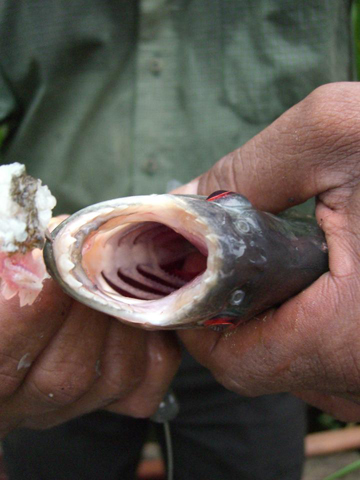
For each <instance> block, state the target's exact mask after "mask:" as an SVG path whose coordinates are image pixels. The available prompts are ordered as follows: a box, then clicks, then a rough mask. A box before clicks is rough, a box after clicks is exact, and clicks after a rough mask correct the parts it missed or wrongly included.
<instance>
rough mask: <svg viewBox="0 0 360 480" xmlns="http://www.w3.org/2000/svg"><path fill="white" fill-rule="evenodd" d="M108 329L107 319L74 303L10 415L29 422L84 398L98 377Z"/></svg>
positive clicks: (10, 405)
mask: <svg viewBox="0 0 360 480" xmlns="http://www.w3.org/2000/svg"><path fill="white" fill-rule="evenodd" d="M107 328H108V317H106V316H105V315H103V314H100V313H99V312H96V311H94V310H91V309H89V308H87V307H85V306H84V305H81V304H79V303H78V302H73V304H72V307H71V310H70V312H69V314H68V316H67V319H66V322H65V323H64V325H63V326H62V327H61V329H60V330H59V332H58V333H57V334H56V335H55V336H54V338H53V339H52V341H51V342H50V343H49V345H48V346H47V347H46V349H45V350H44V351H43V352H42V354H41V355H40V356H39V358H38V359H37V361H36V362H35V364H34V365H33V366H32V368H31V370H30V371H29V373H28V375H27V376H26V379H25V381H24V383H23V385H22V386H21V388H20V389H18V390H17V392H16V393H15V394H14V395H13V396H12V397H11V398H10V399H9V400H8V402H7V413H8V416H10V417H20V418H21V419H22V420H23V419H28V418H31V417H33V416H36V415H40V414H41V415H43V414H45V413H46V412H50V411H56V410H58V409H59V408H62V407H64V406H67V405H71V404H72V403H74V402H75V401H77V400H78V399H79V398H81V397H82V396H83V395H84V394H85V393H86V392H87V391H88V390H89V389H90V388H91V386H92V384H93V383H94V381H95V379H96V378H97V375H96V371H95V365H96V362H97V360H98V358H99V356H100V353H101V350H102V347H103V343H104V338H105V335H106V331H107ZM5 406H6V405H5Z"/></svg>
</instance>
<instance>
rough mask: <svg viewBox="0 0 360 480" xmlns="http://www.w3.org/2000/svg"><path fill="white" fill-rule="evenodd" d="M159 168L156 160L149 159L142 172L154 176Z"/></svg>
mask: <svg viewBox="0 0 360 480" xmlns="http://www.w3.org/2000/svg"><path fill="white" fill-rule="evenodd" d="M158 168H159V165H158V162H157V161H156V160H155V159H154V158H148V159H147V160H146V161H145V162H144V163H143V166H142V171H143V172H144V173H146V174H147V175H154V174H155V173H156V172H157V170H158Z"/></svg>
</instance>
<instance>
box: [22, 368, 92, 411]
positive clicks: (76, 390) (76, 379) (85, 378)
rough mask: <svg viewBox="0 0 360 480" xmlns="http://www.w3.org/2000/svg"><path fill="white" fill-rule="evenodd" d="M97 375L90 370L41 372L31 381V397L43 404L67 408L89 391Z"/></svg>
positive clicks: (29, 386)
mask: <svg viewBox="0 0 360 480" xmlns="http://www.w3.org/2000/svg"><path fill="white" fill-rule="evenodd" d="M94 380H95V375H94V374H93V373H92V372H90V371H89V370H88V369H86V368H83V369H79V370H78V371H77V372H71V374H70V373H69V372H64V373H63V372H59V371H47V370H41V371H39V372H37V374H36V376H34V377H33V378H32V380H31V381H29V385H28V388H29V389H30V394H31V396H32V397H33V398H34V399H35V400H36V401H40V402H41V403H44V404H48V405H55V406H66V405H69V404H72V403H74V402H76V401H77V400H78V399H80V398H81V397H82V396H83V395H84V394H85V393H87V392H88V391H89V389H90V388H91V386H92V384H93V383H94Z"/></svg>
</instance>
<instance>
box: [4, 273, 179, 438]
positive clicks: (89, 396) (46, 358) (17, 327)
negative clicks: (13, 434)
mask: <svg viewBox="0 0 360 480" xmlns="http://www.w3.org/2000/svg"><path fill="white" fill-rule="evenodd" d="M0 310H1V317H0V377H1V382H0V436H1V437H4V436H5V435H6V434H7V433H8V432H10V431H11V430H13V429H14V428H16V427H31V428H47V427H50V426H54V425H57V424H59V423H62V422H64V421H66V420H69V419H71V418H74V417H76V416H79V415H82V414H84V413H87V412H90V411H93V410H97V409H99V408H102V409H107V410H110V411H113V412H118V413H123V414H127V415H132V416H135V417H148V416H150V415H152V414H153V413H154V412H155V411H156V409H157V407H158V404H159V403H160V401H161V399H162V397H163V396H164V394H165V392H166V391H167V389H168V387H169V384H170V382H171V380H172V378H173V376H174V374H175V372H176V370H177V368H178V365H179V362H180V353H179V348H178V343H177V339H176V338H175V336H174V335H173V334H172V333H171V332H147V331H143V330H140V329H134V328H131V327H128V326H126V325H123V324H121V323H120V322H119V321H118V320H115V319H113V318H110V317H108V316H106V315H104V314H102V313H99V312H96V311H94V310H91V309H89V308H87V307H85V306H84V305H81V304H79V303H78V302H76V301H74V300H72V299H71V298H69V297H68V296H67V295H65V294H64V293H63V292H62V291H61V289H60V287H58V286H57V285H56V284H55V282H53V281H52V280H47V281H46V282H45V286H44V289H43V291H42V292H41V294H40V296H39V297H38V299H37V300H36V301H35V303H34V304H33V305H31V306H27V307H23V308H20V307H19V302H18V299H17V298H14V299H12V300H10V301H4V300H2V299H1V300H0Z"/></svg>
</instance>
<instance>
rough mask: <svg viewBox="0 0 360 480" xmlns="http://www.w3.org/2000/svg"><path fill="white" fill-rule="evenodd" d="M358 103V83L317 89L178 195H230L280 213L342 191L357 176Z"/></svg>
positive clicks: (359, 109)
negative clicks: (221, 191)
mask: <svg viewBox="0 0 360 480" xmlns="http://www.w3.org/2000/svg"><path fill="white" fill-rule="evenodd" d="M359 98H360V84H359V83H354V82H353V83H345V82H344V83H334V84H329V85H325V86H322V87H320V88H318V89H317V90H315V91H314V92H313V93H311V94H310V95H309V96H308V97H306V98H305V99H304V100H303V101H301V102H300V103H298V104H297V105H295V106H294V107H293V108H291V109H290V110H288V111H287V112H285V113H284V114H283V115H282V116H281V117H279V118H278V119H277V120H276V121H275V122H274V123H272V124H271V125H270V126H269V127H268V128H266V129H265V130H263V131H262V132H261V133H259V134H258V135H256V136H255V137H254V138H252V139H251V140H250V141H249V142H247V143H246V144H245V145H243V146H242V147H241V148H239V149H237V150H235V151H234V152H232V153H230V154H228V155H226V156H225V157H224V158H222V159H221V160H220V161H219V162H217V163H216V164H215V165H214V166H213V167H212V168H211V169H210V170H209V171H208V172H206V173H204V174H203V175H202V176H200V177H198V178H197V179H196V180H194V181H193V182H190V184H188V185H186V186H184V187H181V189H179V191H178V192H177V193H198V194H201V195H209V194H210V193H212V192H213V191H215V190H219V189H226V190H232V191H235V192H240V193H242V194H243V195H245V196H246V197H247V198H248V199H249V200H250V201H251V203H252V204H253V205H254V206H256V207H257V208H259V209H263V210H264V209H265V210H267V211H272V212H279V211H281V210H284V209H286V208H288V207H290V206H293V205H294V204H299V203H302V202H304V201H306V200H307V199H309V198H311V197H313V196H315V195H319V194H320V193H322V192H325V191H329V190H332V189H336V188H338V187H340V186H343V185H344V183H346V182H347V181H349V176H350V174H351V175H352V176H354V175H358V176H359V177H360V165H359V162H358V152H359V150H360V133H359V132H360V108H359V106H360V105H359V104H360V102H359V100H358V99H359ZM344 160H345V161H344Z"/></svg>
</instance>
